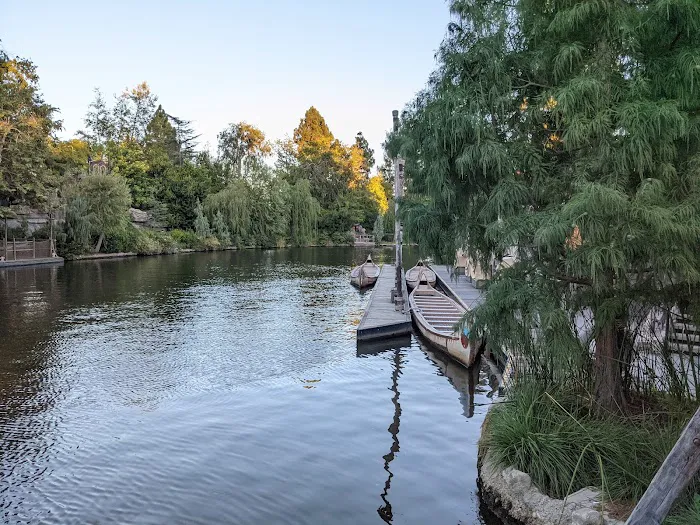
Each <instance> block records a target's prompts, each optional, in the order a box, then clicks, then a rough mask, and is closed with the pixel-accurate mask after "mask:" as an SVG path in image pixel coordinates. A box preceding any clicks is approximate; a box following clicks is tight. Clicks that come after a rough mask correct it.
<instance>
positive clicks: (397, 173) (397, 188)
mask: <svg viewBox="0 0 700 525" xmlns="http://www.w3.org/2000/svg"><path fill="white" fill-rule="evenodd" d="M391 116H392V119H393V124H394V128H393V129H394V133H396V132H397V131H399V112H398V111H397V110H394V111H392V112H391ZM403 170H404V161H403V159H401V158H400V157H396V158H395V159H394V243H395V247H396V257H395V258H396V278H395V282H394V290H393V300H394V304H395V305H396V309H397V310H403V307H404V304H405V302H406V298H405V297H404V296H403V287H402V285H403V283H402V282H401V278H402V276H403V272H402V269H403V251H402V245H403V232H402V231H401V221H400V220H399V199H400V198H401V197H402V196H403Z"/></svg>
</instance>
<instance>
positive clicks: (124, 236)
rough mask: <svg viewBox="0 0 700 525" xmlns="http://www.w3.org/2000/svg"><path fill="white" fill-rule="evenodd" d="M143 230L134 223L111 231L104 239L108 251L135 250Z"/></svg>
mask: <svg viewBox="0 0 700 525" xmlns="http://www.w3.org/2000/svg"><path fill="white" fill-rule="evenodd" d="M140 232H141V230H139V229H138V228H136V227H135V226H134V225H132V224H127V225H126V226H124V227H123V228H117V229H116V230H113V231H111V232H110V233H109V234H108V235H107V236H106V237H105V241H104V249H105V252H107V253H122V252H135V251H136V247H137V242H138V239H139V235H140Z"/></svg>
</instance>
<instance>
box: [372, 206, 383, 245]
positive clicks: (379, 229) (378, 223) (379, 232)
mask: <svg viewBox="0 0 700 525" xmlns="http://www.w3.org/2000/svg"><path fill="white" fill-rule="evenodd" d="M372 233H373V234H374V242H375V244H377V246H379V245H380V244H381V243H382V240H384V216H383V215H382V214H381V213H380V214H379V215H377V218H376V219H375V221H374V228H372Z"/></svg>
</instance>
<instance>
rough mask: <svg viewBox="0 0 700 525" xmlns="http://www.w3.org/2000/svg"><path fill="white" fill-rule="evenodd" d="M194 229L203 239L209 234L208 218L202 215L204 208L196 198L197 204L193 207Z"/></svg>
mask: <svg viewBox="0 0 700 525" xmlns="http://www.w3.org/2000/svg"><path fill="white" fill-rule="evenodd" d="M194 216H195V218H194V231H195V233H196V234H197V235H198V236H199V237H201V238H202V239H205V238H206V237H209V236H211V228H210V227H209V219H207V216H206V215H204V209H203V208H202V203H201V202H200V201H199V199H197V205H196V206H195V208H194Z"/></svg>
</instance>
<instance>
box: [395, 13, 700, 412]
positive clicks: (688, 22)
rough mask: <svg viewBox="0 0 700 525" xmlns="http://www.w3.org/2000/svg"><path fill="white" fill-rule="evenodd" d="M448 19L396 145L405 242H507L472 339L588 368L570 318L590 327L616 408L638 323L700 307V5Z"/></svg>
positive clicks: (600, 373) (484, 250)
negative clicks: (505, 263)
mask: <svg viewBox="0 0 700 525" xmlns="http://www.w3.org/2000/svg"><path fill="white" fill-rule="evenodd" d="M450 7H451V11H452V15H453V22H452V23H451V24H450V26H449V30H448V34H447V37H446V38H445V41H444V42H443V44H442V46H441V48H440V51H439V68H438V69H437V71H435V73H434V74H433V75H432V77H431V79H430V81H429V84H428V86H427V88H426V89H425V90H424V91H423V92H421V93H420V94H419V95H418V96H417V97H416V99H415V100H414V101H413V102H412V103H411V104H410V105H409V106H408V107H407V108H406V110H405V111H404V113H403V115H402V117H403V118H402V120H403V123H402V129H401V131H400V132H399V133H398V134H395V135H393V136H391V137H390V138H389V141H388V146H389V149H390V150H391V151H392V152H393V153H401V155H402V156H403V157H405V158H406V172H407V175H408V177H409V194H410V195H411V197H409V198H407V199H406V201H405V202H404V203H403V205H402V208H401V209H402V213H403V214H404V219H405V222H406V226H407V229H408V231H409V234H410V235H411V236H412V238H414V239H416V240H417V241H418V242H420V243H421V244H423V245H424V246H425V247H427V248H430V249H432V251H433V252H435V253H436V254H438V255H442V256H443V257H452V256H453V254H454V250H455V248H457V247H464V248H465V249H466V250H467V251H468V253H469V254H470V256H471V257H473V258H474V259H476V260H479V261H481V262H482V264H484V265H486V264H489V263H491V261H492V260H493V258H494V257H495V258H498V257H499V256H500V255H501V254H503V253H504V252H505V251H506V250H510V249H512V248H513V247H515V248H516V250H517V253H518V256H519V261H518V263H517V264H516V265H515V266H514V267H513V268H511V269H510V270H508V271H505V272H502V274H501V275H500V276H499V277H498V278H497V279H496V280H495V281H494V282H493V283H492V285H491V286H490V288H489V292H488V294H487V300H486V302H485V304H484V305H483V306H482V307H481V308H479V309H477V310H476V311H475V312H474V316H473V322H474V323H475V326H474V328H475V329H476V330H481V331H485V332H486V333H487V335H488V336H489V338H490V340H491V341H492V342H493V343H495V344H500V343H503V344H506V345H514V344H516V343H517V344H518V345H520V346H519V348H521V349H523V351H525V352H527V351H528V349H530V350H532V349H533V348H535V347H540V348H541V347H545V348H547V347H548V348H550V349H553V348H557V349H558V350H557V351H558V352H559V356H560V357H561V358H562V360H563V361H564V362H565V363H570V364H571V363H576V364H577V366H579V368H585V366H586V362H587V361H586V359H587V352H584V353H583V354H582V353H581V352H580V351H577V350H576V348H580V345H578V337H577V334H576V324H575V322H574V318H575V315H576V314H577V313H578V314H584V315H590V316H591V317H592V322H593V327H594V328H593V333H592V339H593V340H594V345H593V348H595V353H594V355H595V358H594V360H593V362H592V365H593V374H592V381H591V385H592V388H593V391H594V397H595V399H596V401H597V403H598V406H599V408H600V409H601V410H604V411H624V410H625V405H626V399H627V385H626V383H625V381H624V377H623V375H624V371H625V370H626V368H627V367H628V366H629V362H630V353H629V351H628V350H627V349H628V347H629V346H630V344H631V342H632V341H633V334H632V329H633V324H634V323H633V319H632V318H631V317H632V316H631V312H632V311H633V310H635V309H636V308H638V307H639V306H640V305H641V306H647V307H648V306H653V305H666V306H670V305H673V304H685V305H693V304H695V305H697V302H698V299H697V297H698V294H697V292H698V289H699V287H698V284H699V282H700V250H699V248H698V246H699V243H698V239H700V142H699V138H700V125H699V124H700V120H699V117H700V3H698V2H697V1H695V0H648V1H644V2H636V1H635V2H632V1H627V0H584V1H577V0H562V1H556V2H552V1H551V0H516V1H511V2H503V1H496V0H453V1H452V2H451V3H450ZM533 329H534V335H533Z"/></svg>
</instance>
